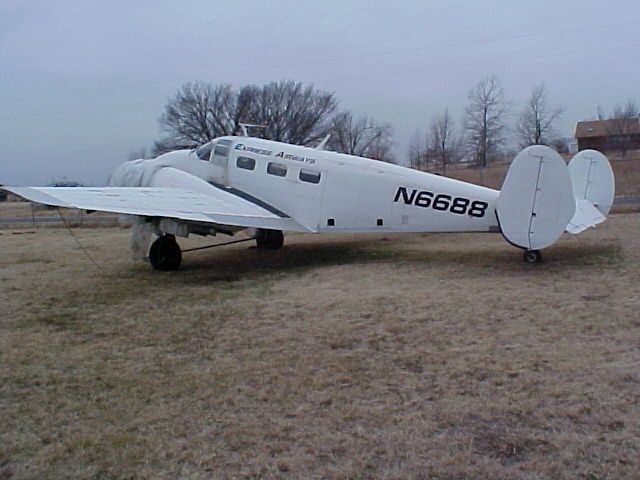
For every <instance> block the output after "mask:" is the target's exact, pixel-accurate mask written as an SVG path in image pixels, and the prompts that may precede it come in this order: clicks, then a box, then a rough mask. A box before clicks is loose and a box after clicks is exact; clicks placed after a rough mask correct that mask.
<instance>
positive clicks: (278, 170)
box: [267, 162, 287, 177]
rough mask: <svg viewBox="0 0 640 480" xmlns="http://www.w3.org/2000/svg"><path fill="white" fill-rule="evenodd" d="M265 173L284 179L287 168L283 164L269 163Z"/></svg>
mask: <svg viewBox="0 0 640 480" xmlns="http://www.w3.org/2000/svg"><path fill="white" fill-rule="evenodd" d="M267 173H269V174H271V175H275V176H277V177H286V176H287V166H286V165H285V164H283V163H276V162H269V164H268V165H267Z"/></svg>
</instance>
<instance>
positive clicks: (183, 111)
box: [132, 75, 640, 173]
mask: <svg viewBox="0 0 640 480" xmlns="http://www.w3.org/2000/svg"><path fill="white" fill-rule="evenodd" d="M512 110H513V109H512V103H511V102H510V101H508V100H507V99H506V96H505V91H504V88H503V86H502V84H501V82H500V80H499V79H498V78H497V77H496V76H495V75H494V76H490V77H486V78H484V79H482V80H480V81H479V82H478V83H477V84H476V85H475V87H473V88H472V89H471V90H469V92H468V95H467V105H466V107H465V108H464V111H463V115H462V118H461V119H460V120H459V121H456V119H455V118H454V117H453V115H452V114H451V112H450V110H449V109H448V108H445V109H444V110H443V111H441V112H437V113H435V114H434V115H433V116H432V118H431V122H430V124H429V126H428V128H426V129H424V130H422V131H420V130H417V131H416V133H415V134H414V135H413V137H412V139H411V143H410V145H409V150H408V160H409V164H410V166H411V167H412V168H418V169H421V170H426V169H429V168H431V167H438V168H441V169H442V170H443V173H446V168H447V166H448V165H451V164H454V163H459V162H462V161H465V162H470V163H473V164H475V165H478V166H481V167H485V166H487V164H488V163H489V162H491V161H492V160H494V159H496V158H498V157H500V156H502V155H504V153H505V149H506V148H507V147H508V146H509V145H510V144H513V140H515V141H516V142H517V144H518V146H519V147H521V148H524V147H526V146H529V145H538V144H542V145H551V146H553V147H555V148H556V149H557V150H559V151H561V152H563V151H564V150H565V149H566V145H565V144H564V143H563V142H562V141H561V140H560V139H559V135H558V132H557V130H556V129H555V122H556V121H557V120H558V119H559V118H560V116H561V115H562V113H563V110H564V109H563V107H561V106H555V107H554V106H553V105H551V103H550V102H549V98H548V92H547V89H546V87H545V85H544V84H542V83H541V84H539V85H536V86H535V87H533V89H532V90H531V93H530V95H529V97H528V98H527V101H526V103H525V104H524V106H523V108H522V109H521V110H519V111H518V112H516V124H515V126H514V127H510V126H509V125H508V121H509V119H510V118H511V114H512ZM639 116H640V108H639V107H638V104H637V103H636V102H635V101H632V100H630V101H628V102H627V104H625V105H622V106H621V105H616V106H615V107H614V109H613V112H612V114H611V115H610V116H609V118H610V119H612V120H614V121H612V122H610V128H612V129H617V130H616V132H610V133H612V134H614V133H616V134H617V135H616V138H619V142H624V141H626V140H625V134H626V132H627V130H628V129H629V128H630V127H629V125H630V123H629V121H628V119H631V118H637V117H639ZM598 117H599V118H601V119H605V115H604V113H603V110H602V108H601V107H598ZM159 123H160V127H161V131H162V133H163V136H162V138H160V139H159V140H158V141H156V142H155V144H154V147H153V150H152V152H151V153H152V154H154V155H158V154H161V153H164V152H167V151H171V150H176V149H191V148H195V147H197V146H199V145H202V144H204V143H206V142H208V141H210V140H212V139H214V138H216V137H220V136H224V135H239V134H242V125H247V124H248V125H252V127H251V129H252V131H251V135H252V136H257V137H261V138H265V139H268V140H276V141H280V142H285V143H291V144H294V145H307V146H315V145H317V144H318V143H320V142H321V141H322V139H323V138H325V137H326V136H327V135H329V136H330V137H329V141H328V143H327V145H326V148H327V149H329V150H332V151H336V152H341V153H347V154H351V155H357V156H361V157H368V158H373V159H376V160H381V161H385V162H396V161H397V160H398V158H397V157H395V156H394V155H393V151H392V147H393V128H392V126H391V125H390V124H389V123H384V122H379V121H377V120H375V119H373V118H371V117H368V116H355V115H354V114H353V113H351V112H350V111H348V110H345V109H341V108H340V105H339V100H338V99H337V97H336V96H335V94H334V93H331V92H325V91H322V90H319V89H316V88H315V87H314V86H313V85H306V86H305V85H303V84H302V83H300V82H294V81H291V80H287V81H284V80H283V81H278V82H269V83H266V84H265V85H262V86H257V85H246V86H243V87H240V88H238V89H235V88H233V87H232V86H231V85H229V84H218V85H213V84H210V83H206V82H201V81H198V82H189V83H186V84H184V85H183V86H182V87H181V88H180V89H179V90H178V91H177V93H176V94H175V95H174V96H173V97H172V98H170V99H169V101H168V102H167V104H166V106H165V107H164V111H163V113H162V115H161V117H160V119H159ZM622 146H623V147H624V145H622ZM141 153H143V152H135V153H132V155H134V156H137V157H138V158H139V157H140V156H142V155H141Z"/></svg>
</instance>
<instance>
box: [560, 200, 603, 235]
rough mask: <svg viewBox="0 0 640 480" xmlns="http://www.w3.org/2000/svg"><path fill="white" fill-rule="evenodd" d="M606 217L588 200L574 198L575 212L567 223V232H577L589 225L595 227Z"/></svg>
mask: <svg viewBox="0 0 640 480" xmlns="http://www.w3.org/2000/svg"><path fill="white" fill-rule="evenodd" d="M606 219H607V217H605V216H604V215H603V214H602V212H601V211H600V210H598V209H597V208H596V207H594V205H593V203H591V202H590V201H589V200H584V199H583V200H576V213H575V214H574V215H573V218H572V219H571V221H569V225H567V232H569V233H573V234H577V233H580V232H583V231H585V230H586V229H587V228H589V227H595V226H596V225H597V224H599V223H602V222H604V221H605V220H606Z"/></svg>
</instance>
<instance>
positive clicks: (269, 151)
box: [112, 137, 499, 232]
mask: <svg viewBox="0 0 640 480" xmlns="http://www.w3.org/2000/svg"><path fill="white" fill-rule="evenodd" d="M208 145H210V148H209V150H207V148H208V147H207V146H204V148H203V147H200V148H199V149H196V150H194V151H188V150H181V151H175V152H170V153H167V154H165V155H161V156H160V157H158V158H156V159H153V160H146V161H145V162H148V168H158V167H159V166H170V167H174V168H178V169H180V170H183V171H186V172H188V173H190V174H192V175H195V176H197V177H199V178H200V179H202V180H204V181H206V182H208V183H210V184H211V185H214V186H216V187H219V188H224V189H226V190H227V191H231V192H234V193H237V194H238V195H242V196H243V198H248V199H251V200H252V201H255V202H258V204H260V205H261V206H263V207H266V208H269V209H270V210H271V211H273V212H277V213H278V214H279V215H285V216H288V217H291V218H295V219H296V221H298V222H299V223H301V224H302V225H305V226H306V227H308V228H309V229H310V230H312V231H316V232H464V231H469V232H489V231H499V229H498V224H497V220H496V215H495V208H496V206H495V204H496V200H497V198H498V194H499V192H498V191H496V190H492V189H489V188H485V187H481V186H478V185H473V184H469V183H465V182H461V181H458V180H454V179H450V178H446V177H442V176H439V175H434V174H429V173H425V172H421V171H418V170H413V169H409V168H405V167H401V166H398V165H393V164H389V163H384V162H380V161H377V160H371V159H367V158H361V157H356V156H352V155H345V154H341V153H336V152H331V151H326V150H317V149H313V148H308V147H302V146H296V145H289V144H285V143H280V142H274V141H269V140H262V139H258V138H253V137H221V138H218V139H215V140H214V141H212V142H211V144H208ZM112 184H113V183H112ZM114 185H118V183H117V179H116V183H115V184H114ZM121 186H128V185H121Z"/></svg>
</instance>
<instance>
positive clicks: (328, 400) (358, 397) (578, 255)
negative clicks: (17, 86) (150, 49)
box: [0, 214, 640, 479]
mask: <svg viewBox="0 0 640 480" xmlns="http://www.w3.org/2000/svg"><path fill="white" fill-rule="evenodd" d="M639 228H640V215H638V214H629V215H620V216H614V217H612V218H611V219H610V220H609V221H608V222H607V223H606V224H604V225H603V226H601V227H599V228H598V229H597V230H592V231H589V232H587V233H586V234H584V235H582V236H579V237H570V236H567V237H566V238H563V239H562V241H560V242H559V243H558V244H557V245H556V246H554V247H552V248H550V249H549V250H546V251H545V252H544V254H545V262H544V263H543V264H540V265H536V266H531V265H526V264H523V263H522V262H521V260H520V253H519V252H518V251H517V250H515V249H513V248H512V247H510V246H509V245H507V244H506V243H504V242H503V241H502V240H501V238H500V237H499V236H497V235H470V234H468V235H467V234H465V235H401V236H387V237H384V236H381V235H377V236H376V235H368V236H362V237H359V236H305V235H292V236H289V237H287V245H286V246H285V248H284V249H283V250H281V251H278V252H263V251H259V250H256V249H249V248H247V245H243V244H240V245H237V246H232V247H226V248H223V249H219V250H212V251H202V252H197V253H193V254H186V255H185V263H184V269H183V270H182V271H180V272H177V273H159V272H154V271H152V270H151V269H150V268H149V267H148V266H147V265H145V264H134V263H132V261H131V260H130V259H129V253H128V250H127V240H128V232H126V231H123V230H119V229H99V230H91V229H89V230H76V235H78V236H79V237H80V239H81V241H82V242H83V244H84V245H85V246H86V248H87V249H88V250H89V251H90V252H91V254H92V255H93V256H94V258H95V259H96V261H98V262H99V263H100V264H101V265H102V266H103V268H104V269H105V270H106V272H107V275H106V276H103V275H101V274H100V273H99V272H98V271H97V270H96V269H95V268H94V267H93V266H92V265H91V264H90V263H89V262H88V260H87V259H86V257H84V256H83V255H82V252H81V251H80V250H79V249H78V247H77V245H76V244H75V243H74V242H73V239H71V238H70V237H69V235H68V233H67V232H65V231H64V230H56V229H46V230H35V231H32V233H24V234H22V235H18V234H17V233H18V232H17V231H6V230H5V231H0V285H1V286H2V287H1V290H0V329H1V333H0V359H1V361H0V375H1V378H2V382H1V387H0V418H1V419H2V428H1V429H0V478H68V477H73V478H523V479H525V478H526V479H529V478H632V477H634V476H637V472H638V471H640V451H639V450H640V440H639V438H640V402H638V398H640V374H639V372H638V365H639V362H640V354H639V352H640V349H639V348H638V347H639V346H640V344H639V343H638V339H639V338H640V317H639V315H638V312H639V311H640V295H639V293H638V292H639V290H638V282H639V280H640V268H639V267H638V261H639V260H640V253H639V251H640V238H639V237H638V231H639ZM26 232H29V231H26ZM183 243H184V245H185V246H187V245H196V244H199V243H202V241H201V240H200V241H199V242H198V241H196V240H189V241H188V242H183Z"/></svg>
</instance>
